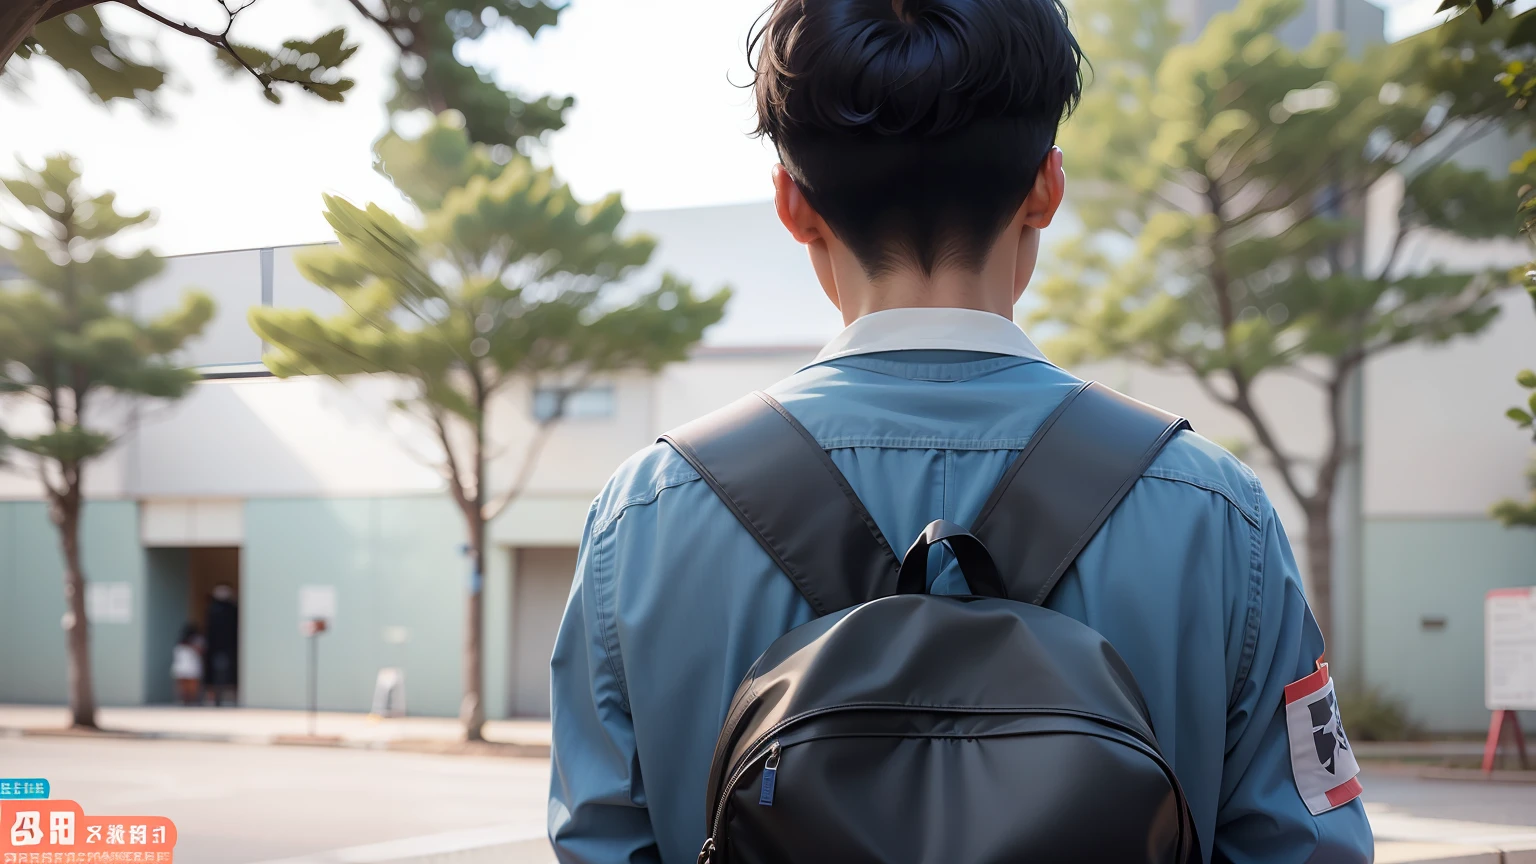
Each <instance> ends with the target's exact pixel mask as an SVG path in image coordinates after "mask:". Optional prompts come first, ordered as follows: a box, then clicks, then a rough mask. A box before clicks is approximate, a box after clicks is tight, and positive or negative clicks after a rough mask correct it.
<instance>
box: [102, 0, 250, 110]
mask: <svg viewBox="0 0 1536 864" xmlns="http://www.w3.org/2000/svg"><path fill="white" fill-rule="evenodd" d="M112 2H114V3H117V4H119V5H122V6H126V7H128V8H129V9H132V10H134V11H135V12H138V13H139V14H140V15H143V16H145V17H147V18H149V19H151V20H153V21H156V22H158V23H160V24H163V25H165V26H166V27H169V28H171V29H172V30H175V31H177V32H179V33H185V34H186V35H188V36H191V37H193V38H195V39H201V40H203V41H204V42H207V43H208V44H209V45H212V46H213V47H215V48H217V49H219V50H220V51H223V52H224V53H225V54H228V55H229V56H231V57H233V58H234V59H235V62H236V63H239V64H240V65H241V66H242V67H244V68H245V71H247V72H249V73H251V75H252V76H253V77H254V78H255V79H256V80H257V82H259V83H260V84H261V86H262V89H270V88H271V87H272V76H270V75H267V74H265V73H263V72H259V71H257V70H256V67H254V66H252V65H251V64H249V63H247V62H245V58H244V57H241V56H240V54H239V53H238V52H236V51H235V48H234V46H233V45H231V44H229V30H230V27H232V26H234V23H235V16H236V15H239V14H240V13H241V12H244V11H245V10H246V9H249V8H250V7H251V3H254V2H255V0H250V2H248V3H246V4H245V5H244V6H241V7H240V8H239V9H235V10H233V11H231V10H230V8H229V6H228V5H226V4H225V3H224V2H223V0H220V2H219V5H220V6H221V7H223V9H224V14H226V15H228V16H229V21H228V23H226V24H225V26H224V32H223V33H210V32H208V31H206V30H203V29H201V28H198V27H193V26H192V25H191V24H186V23H183V22H180V21H175V20H172V19H170V18H167V17H165V16H164V15H161V14H160V13H159V12H156V11H155V10H153V9H150V8H148V7H146V6H144V4H142V3H140V2H139V0H112Z"/></svg>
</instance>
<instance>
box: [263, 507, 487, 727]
mask: <svg viewBox="0 0 1536 864" xmlns="http://www.w3.org/2000/svg"><path fill="white" fill-rule="evenodd" d="M245 534H246V537H245V545H244V547H243V549H242V555H243V558H242V561H241V573H242V576H241V594H242V605H243V609H242V621H241V626H242V639H243V643H244V644H243V649H242V661H241V666H242V669H241V676H242V687H241V690H242V697H243V700H244V703H245V704H246V705H250V706H257V707H266V708H302V707H304V706H305V704H306V700H307V690H306V677H305V676H306V672H307V663H308V654H307V653H306V652H307V647H308V646H307V641H306V639H305V638H304V637H303V636H302V635H301V634H300V631H299V592H300V588H301V587H303V586H307V585H329V586H333V587H334V588H335V591H336V598H337V601H336V605H337V608H336V619H335V621H334V625H333V629H332V630H331V631H329V632H327V633H325V634H323V635H321V636H320V637H319V640H320V641H319V646H318V648H319V687H318V689H319V703H320V707H321V709H323V710H337V711H366V710H368V708H369V706H370V703H371V700H372V696H373V685H374V680H375V676H376V675H377V674H378V670H379V669H381V668H383V667H386V666H399V667H400V668H402V669H404V670H405V681H406V701H407V708H408V709H409V711H410V713H412V714H435V715H444V716H452V715H454V714H457V713H458V706H459V694H460V693H461V684H462V682H461V680H460V672H459V670H460V668H461V665H460V654H461V649H462V641H463V632H464V628H463V615H464V612H463V610H464V600H465V596H464V592H465V588H466V585H467V581H468V580H467V573H468V563H467V559H465V558H464V557H463V555H462V554H461V553H460V551H459V547H460V544H461V543H462V542H463V541H462V538H463V536H464V529H463V522H462V520H461V517H460V516H459V515H458V513H457V511H456V510H455V509H454V508H453V505H452V504H451V503H450V502H448V501H447V500H446V499H443V498H436V497H432V498H428V497H421V498H373V499H360V498H359V499H303V500H296V499H281V500H253V501H249V502H247V503H246V508H245Z"/></svg>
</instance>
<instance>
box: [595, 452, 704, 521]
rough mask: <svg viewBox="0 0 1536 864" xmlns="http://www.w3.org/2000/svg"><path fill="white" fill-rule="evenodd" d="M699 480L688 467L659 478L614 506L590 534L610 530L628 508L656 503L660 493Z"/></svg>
mask: <svg viewBox="0 0 1536 864" xmlns="http://www.w3.org/2000/svg"><path fill="white" fill-rule="evenodd" d="M700 479H702V478H700V477H699V473H698V472H697V471H694V470H693V469H692V468H691V467H688V468H687V470H686V471H680V472H679V473H677V474H674V475H669V476H664V477H660V478H658V479H657V480H656V482H655V483H653V484H651V485H650V486H649V487H647V488H646V489H644V490H642V491H640V492H638V493H636V494H634V495H631V496H630V497H628V498H626V499H624V500H623V501H621V502H619V503H618V504H616V505H614V506H613V508H612V510H613V512H612V513H611V514H610V515H608V516H607V517H605V518H603V519H601V520H600V521H598V522H596V523H594V524H593V526H592V533H594V534H601V533H603V532H605V531H607V530H608V529H609V528H612V527H613V525H614V523H615V522H618V521H619V517H621V516H623V515H624V512H625V511H626V510H628V509H629V508H631V507H642V506H644V505H647V504H652V503H654V502H655V501H656V499H657V498H659V497H661V493H662V492H664V491H666V490H667V489H672V488H674V487H677V486H686V485H687V484H689V483H692V482H694V481H696V480H700Z"/></svg>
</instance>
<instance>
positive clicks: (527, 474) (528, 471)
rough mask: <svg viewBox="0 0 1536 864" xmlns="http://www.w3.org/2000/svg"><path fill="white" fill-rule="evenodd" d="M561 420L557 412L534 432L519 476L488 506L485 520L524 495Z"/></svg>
mask: <svg viewBox="0 0 1536 864" xmlns="http://www.w3.org/2000/svg"><path fill="white" fill-rule="evenodd" d="M559 421H560V416H559V415H558V414H557V415H556V416H554V417H552V418H551V419H549V420H545V421H542V422H540V423H539V427H538V430H537V431H535V432H534V433H533V440H532V441H530V442H528V447H527V449H525V450H524V451H523V462H522V464H521V465H519V466H518V468H517V476H516V477H514V478H513V480H512V485H511V486H508V487H507V491H506V492H504V493H502V495H501V497H500V498H498V499H497V500H496V502H495V503H493V504H491V505H490V506H488V507H486V509H485V510H484V518H485V521H487V522H490V521H491V520H493V519H495V518H496V517H497V516H500V515H501V514H502V511H504V510H506V509H507V507H508V506H509V505H511V503H512V502H513V501H516V500H517V499H518V498H520V497H522V494H523V492H524V491H525V490H526V489H527V488H528V483H529V481H530V480H532V479H533V469H534V466H535V465H536V464H537V463H538V459H539V454H540V453H541V452H543V450H544V445H545V444H548V443H549V439H550V438H551V437H552V436H551V434H550V433H551V432H553V431H554V429H555V426H556V424H558V423H559Z"/></svg>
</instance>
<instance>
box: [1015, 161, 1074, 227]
mask: <svg viewBox="0 0 1536 864" xmlns="http://www.w3.org/2000/svg"><path fill="white" fill-rule="evenodd" d="M1066 191H1067V174H1066V171H1064V170H1063V169H1062V167H1061V148H1059V147H1052V148H1051V150H1050V152H1049V153H1046V154H1045V158H1044V159H1042V160H1040V171H1039V173H1037V174H1036V175H1035V185H1034V186H1033V187H1031V188H1030V190H1029V195H1028V196H1026V197H1025V199H1024V207H1023V210H1024V224H1025V225H1027V226H1029V227H1030V228H1037V229H1038V228H1045V227H1047V226H1049V225H1050V224H1051V220H1052V219H1055V218H1056V211H1057V209H1059V208H1060V207H1061V199H1062V197H1063V196H1064V195H1065V194H1066Z"/></svg>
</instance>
